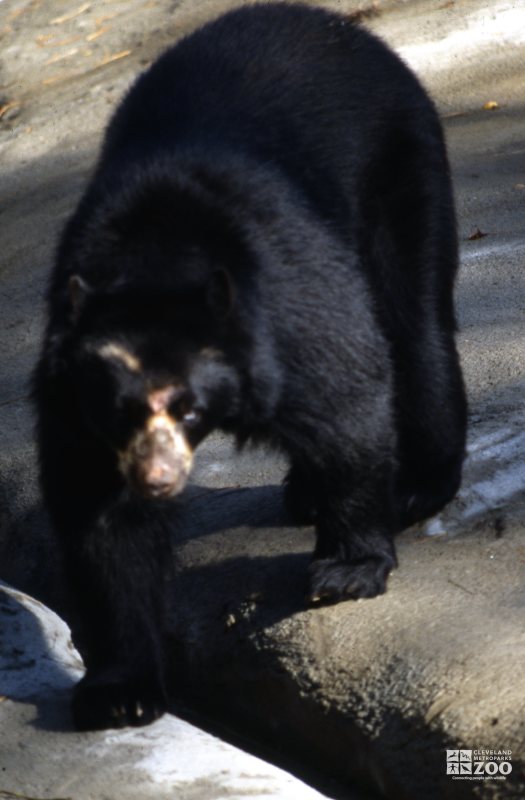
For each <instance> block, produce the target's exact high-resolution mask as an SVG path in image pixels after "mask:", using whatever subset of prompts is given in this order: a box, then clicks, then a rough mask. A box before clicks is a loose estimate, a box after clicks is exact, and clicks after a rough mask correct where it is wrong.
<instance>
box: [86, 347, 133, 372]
mask: <svg viewBox="0 0 525 800" xmlns="http://www.w3.org/2000/svg"><path fill="white" fill-rule="evenodd" d="M97 352H98V354H99V356H102V358H108V359H114V360H116V361H120V363H121V364H124V366H125V367H126V368H127V369H129V370H130V371H131V372H141V371H142V364H141V363H140V359H139V358H137V356H136V355H134V354H133V353H131V352H130V351H129V350H126V348H125V347H123V346H122V345H121V344H118V343H117V342H106V344H103V345H102V347H99V349H98V351H97Z"/></svg>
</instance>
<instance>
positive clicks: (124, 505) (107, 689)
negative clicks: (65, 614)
mask: <svg viewBox="0 0 525 800" xmlns="http://www.w3.org/2000/svg"><path fill="white" fill-rule="evenodd" d="M166 551H167V547H166V541H165V535H164V529H163V524H162V519H161V518H160V511H159V510H158V509H156V508H155V506H154V505H149V504H148V503H147V502H145V501H142V500H140V499H135V498H127V499H125V500H121V501H117V502H116V503H115V504H114V505H113V506H112V507H110V508H108V509H107V510H105V511H103V512H101V513H100V514H99V515H98V517H97V519H96V521H95V522H94V523H93V524H92V525H90V526H89V527H88V529H87V530H85V531H84V532H83V533H82V535H81V536H80V537H79V538H78V539H76V541H74V542H70V544H69V545H67V544H66V547H65V554H66V565H67V567H68V575H69V576H70V580H71V586H72V590H73V593H74V599H75V600H76V605H77V609H78V614H79V617H80V625H81V639H82V643H83V645H84V647H83V650H84V653H83V655H84V656H85V662H86V666H87V672H86V675H85V677H84V678H83V679H82V680H81V681H80V683H79V684H78V685H77V687H76V688H75V691H74V696H73V705H72V709H73V718H74V722H75V726H76V727H77V728H78V729H79V730H92V729H101V728H110V727H111V728H114V727H123V726H126V725H146V724H148V723H150V722H152V721H153V720H154V719H156V718H157V717H159V716H160V715H161V714H163V713H164V711H165V710H166V706H167V698H166V690H165V678H164V654H163V641H162V633H163V627H164V626H163V621H164V564H165V563H166V562H167V552H166Z"/></svg>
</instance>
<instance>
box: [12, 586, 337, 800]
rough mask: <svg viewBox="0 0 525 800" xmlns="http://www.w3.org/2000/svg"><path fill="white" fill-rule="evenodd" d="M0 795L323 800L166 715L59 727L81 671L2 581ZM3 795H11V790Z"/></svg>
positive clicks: (44, 617) (62, 635)
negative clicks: (120, 726)
mask: <svg viewBox="0 0 525 800" xmlns="http://www.w3.org/2000/svg"><path fill="white" fill-rule="evenodd" d="M0 615H1V617H2V620H3V623H4V624H3V625H2V629H1V631H0V675H1V679H0V688H1V691H2V694H1V695H0V719H1V723H2V724H1V726H0V774H1V778H0V798H7V797H18V798H22V800H24V797H26V796H27V795H31V796H33V797H34V796H37V795H38V796H41V795H43V794H45V795H46V796H52V797H53V798H62V800H65V798H66V797H68V798H75V800H91V798H97V800H99V799H101V800H102V799H103V800H121V798H123V797H125V798H130V800H146V798H155V800H163V798H166V800H168V799H169V800H172V798H174V797H176V798H177V800H179V798H180V800H222V798H224V800H242V798H245V797H251V798H254V800H268V798H278V800H321V798H322V797H324V795H321V794H319V793H318V792H317V791H315V790H314V789H312V788H311V787H310V786H307V785H306V784H305V783H303V782H302V781H300V780H298V779H297V778H294V777H293V776H292V775H290V774H288V773H287V772H284V771H283V770H281V769H278V768H277V767H274V766H273V765H271V764H268V763H265V762H264V761H261V759H259V758H255V757H254V756H252V755H249V754H248V753H246V752H244V751H242V750H240V749H239V748H237V747H233V746H232V745H231V744H227V743H226V742H224V741H221V740H220V739H218V738H217V737H215V736H212V735H211V734H209V733H205V732H204V731H202V730H199V728H196V727H195V726H193V725H190V724H189V723H188V722H185V721H183V720H181V719H177V718H176V717H174V716H171V715H166V716H165V717H164V718H163V719H160V720H158V721H157V722H155V724H153V725H150V726H148V727H147V728H139V729H127V730H125V731H102V732H96V733H89V734H78V733H72V732H71V730H68V729H67V726H66V725H65V722H66V720H67V716H68V715H67V708H68V699H69V693H70V691H71V687H72V685H73V684H74V683H75V682H76V681H77V680H79V678H80V677H81V676H82V674H83V671H84V670H83V665H82V661H81V658H80V656H79V654H78V653H77V651H76V650H75V648H74V647H73V644H72V642H71V638H70V635H69V630H68V628H67V626H66V625H65V623H64V622H63V621H62V620H61V619H60V618H59V617H58V616H57V615H56V614H54V613H53V612H52V611H50V610H49V609H48V608H46V607H45V606H44V605H42V603H39V602H38V601H37V600H34V599H33V598H31V597H28V596H27V595H25V594H22V593H21V592H17V591H16V590H13V589H11V588H10V587H8V586H6V585H5V584H3V585H2V584H0ZM10 792H11V794H10Z"/></svg>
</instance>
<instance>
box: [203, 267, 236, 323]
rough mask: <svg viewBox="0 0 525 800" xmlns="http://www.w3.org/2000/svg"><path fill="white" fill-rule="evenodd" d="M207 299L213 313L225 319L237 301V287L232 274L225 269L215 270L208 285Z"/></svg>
mask: <svg viewBox="0 0 525 800" xmlns="http://www.w3.org/2000/svg"><path fill="white" fill-rule="evenodd" d="M206 299H207V301H208V305H209V306H210V308H211V310H212V311H213V313H214V314H215V315H216V316H217V317H218V318H219V319H225V318H226V317H227V316H228V315H229V313H230V311H231V310H232V308H233V305H234V302H235V289H234V286H233V282H232V279H231V275H230V274H229V273H228V272H227V271H226V270H225V269H217V270H215V271H214V272H213V273H212V275H211V277H210V279H209V281H208V285H207V287H206Z"/></svg>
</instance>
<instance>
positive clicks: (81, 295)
mask: <svg viewBox="0 0 525 800" xmlns="http://www.w3.org/2000/svg"><path fill="white" fill-rule="evenodd" d="M67 288H68V293H69V303H70V308H71V316H72V318H73V319H74V320H76V319H77V317H78V315H79V314H80V311H81V310H82V308H83V306H84V303H85V302H86V298H87V297H88V296H89V295H90V294H91V291H92V289H91V287H90V286H89V285H88V284H87V283H86V281H85V280H84V278H81V277H80V275H71V277H70V279H69V281H68V284H67Z"/></svg>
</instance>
